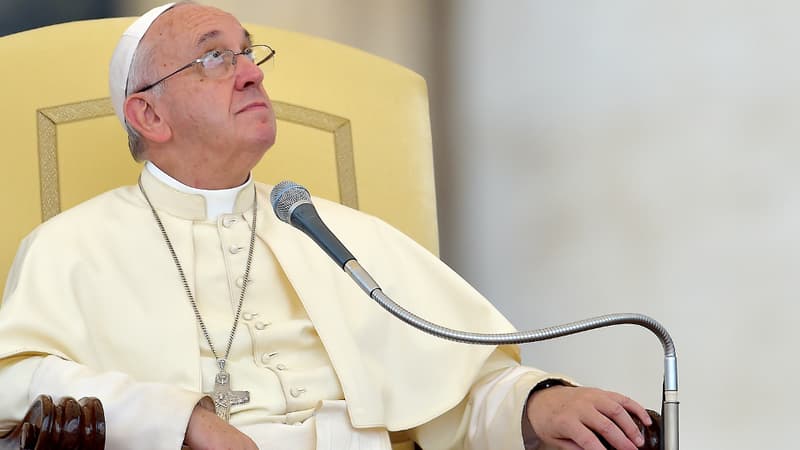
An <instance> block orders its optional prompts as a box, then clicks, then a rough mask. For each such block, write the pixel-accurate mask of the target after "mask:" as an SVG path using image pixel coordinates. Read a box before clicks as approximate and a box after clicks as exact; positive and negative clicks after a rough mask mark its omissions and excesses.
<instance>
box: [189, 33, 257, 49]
mask: <svg viewBox="0 0 800 450" xmlns="http://www.w3.org/2000/svg"><path fill="white" fill-rule="evenodd" d="M242 30H243V31H244V38H245V40H247V44H248V45H253V36H252V35H251V34H250V32H249V31H247V29H242ZM220 34H221V33H220V31H219V30H212V31H209V32H208V33H203V35H202V36H200V38H199V39H197V43H196V44H195V46H196V47H202V46H203V44H204V43H205V42H206V41H209V40H211V39H216V38H217V37H219V35H220Z"/></svg>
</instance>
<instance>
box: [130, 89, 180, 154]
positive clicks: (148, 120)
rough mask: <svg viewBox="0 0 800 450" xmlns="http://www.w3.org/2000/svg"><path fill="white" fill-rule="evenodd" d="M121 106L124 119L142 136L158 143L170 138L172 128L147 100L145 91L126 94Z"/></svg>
mask: <svg viewBox="0 0 800 450" xmlns="http://www.w3.org/2000/svg"><path fill="white" fill-rule="evenodd" d="M122 108H123V111H124V112H125V120H127V121H128V124H130V126H131V127H133V129H134V130H136V131H137V132H138V133H139V134H140V135H142V137H143V138H145V139H147V140H148V141H152V142H156V143H159V144H163V143H164V142H167V141H168V140H170V138H172V129H171V128H170V126H169V124H168V123H167V122H166V121H165V120H164V118H163V117H162V116H161V115H160V114H159V113H158V111H157V110H156V108H155V106H154V105H153V104H152V103H151V102H150V101H149V97H148V95H147V94H146V93H141V94H133V95H130V96H128V98H126V99H125V104H124V105H123V106H122Z"/></svg>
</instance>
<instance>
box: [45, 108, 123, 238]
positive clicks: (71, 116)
mask: <svg viewBox="0 0 800 450" xmlns="http://www.w3.org/2000/svg"><path fill="white" fill-rule="evenodd" d="M111 114H114V109H113V108H112V107H111V100H110V99H108V98H101V99H96V100H86V101H83V102H77V103H69V104H66V105H60V106H53V107H50V108H42V109H39V110H37V111H36V123H37V133H38V135H39V189H40V191H41V195H42V222H44V221H45V220H47V219H49V218H51V217H53V216H55V215H56V214H58V213H59V212H60V211H61V195H60V192H59V183H58V125H60V124H62V123H69V122H76V121H79V120H88V119H96V118H98V117H104V116H109V115H111Z"/></svg>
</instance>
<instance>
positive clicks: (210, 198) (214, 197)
mask: <svg viewBox="0 0 800 450" xmlns="http://www.w3.org/2000/svg"><path fill="white" fill-rule="evenodd" d="M144 167H145V169H147V171H148V172H150V174H151V175H153V176H154V177H156V178H157V179H158V180H159V181H161V182H162V183H164V184H166V185H167V186H169V187H171V188H173V189H175V190H178V191H180V192H185V193H187V194H195V195H201V196H203V198H204V199H205V201H206V219H208V220H217V217H218V216H219V215H220V214H230V213H232V212H233V209H234V206H235V205H236V197H237V196H238V195H239V192H240V191H241V190H242V189H244V187H245V186H247V184H248V183H249V182H250V177H251V176H252V175H248V177H247V180H246V181H245V182H244V183H242V184H241V185H240V186H236V187H232V188H228V189H213V190H212V189H197V188H194V187H191V186H187V185H185V184H183V183H181V182H180V181H178V180H176V179H175V178H172V177H171V176H169V175H168V174H167V173H166V172H164V171H163V170H161V169H159V168H158V166H156V165H155V164H153V163H152V162H150V161H147V162H146V163H145V165H144Z"/></svg>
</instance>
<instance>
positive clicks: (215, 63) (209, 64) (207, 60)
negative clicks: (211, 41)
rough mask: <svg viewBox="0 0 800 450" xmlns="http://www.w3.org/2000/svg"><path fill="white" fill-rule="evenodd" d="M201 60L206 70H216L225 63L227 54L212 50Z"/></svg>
mask: <svg viewBox="0 0 800 450" xmlns="http://www.w3.org/2000/svg"><path fill="white" fill-rule="evenodd" d="M201 59H202V62H203V67H205V68H206V69H214V68H216V67H219V66H221V65H222V64H224V63H225V52H224V51H222V50H212V51H210V52H208V53H206V54H205V55H204V56H203V57H202V58H201Z"/></svg>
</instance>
